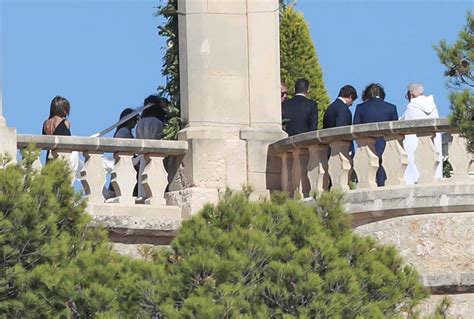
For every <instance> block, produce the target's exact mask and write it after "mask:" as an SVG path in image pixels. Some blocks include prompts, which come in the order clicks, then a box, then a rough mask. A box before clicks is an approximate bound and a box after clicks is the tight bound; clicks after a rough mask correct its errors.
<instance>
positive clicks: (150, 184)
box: [140, 154, 168, 206]
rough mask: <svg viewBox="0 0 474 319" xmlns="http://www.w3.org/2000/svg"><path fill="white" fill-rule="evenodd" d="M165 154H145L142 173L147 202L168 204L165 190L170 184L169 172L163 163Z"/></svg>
mask: <svg viewBox="0 0 474 319" xmlns="http://www.w3.org/2000/svg"><path fill="white" fill-rule="evenodd" d="M163 159H164V157H163V155H155V154H145V155H144V160H145V163H146V164H145V168H144V169H143V172H140V173H141V176H142V186H143V190H144V191H145V198H146V199H145V204H149V205H156V206H158V205H166V200H165V190H166V186H167V185H168V173H167V172H166V170H165V166H164V163H163Z"/></svg>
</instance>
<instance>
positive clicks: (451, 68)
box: [435, 12, 474, 153]
mask: <svg viewBox="0 0 474 319" xmlns="http://www.w3.org/2000/svg"><path fill="white" fill-rule="evenodd" d="M466 20H467V21H466V26H465V27H464V29H463V30H462V31H461V32H460V33H459V38H458V40H457V41H456V42H454V44H453V45H451V46H450V45H448V44H447V43H446V41H444V40H442V41H440V43H439V44H438V46H435V50H436V53H437V54H438V57H439V59H440V61H441V63H442V64H444V65H445V66H446V71H445V76H447V77H448V78H449V82H448V84H449V86H450V87H451V88H452V89H453V91H452V92H451V94H450V96H449V100H450V101H451V109H452V111H453V112H452V114H451V116H450V120H451V123H452V124H453V125H455V126H457V127H459V130H460V131H461V135H462V136H463V137H465V138H466V139H467V149H468V151H469V152H471V153H474V94H473V88H474V75H473V73H472V67H473V61H474V14H473V13H472V12H468V14H467V17H466Z"/></svg>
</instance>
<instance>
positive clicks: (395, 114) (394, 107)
mask: <svg viewBox="0 0 474 319" xmlns="http://www.w3.org/2000/svg"><path fill="white" fill-rule="evenodd" d="M392 121H398V112H397V107H396V106H395V105H394V106H393V115H392Z"/></svg>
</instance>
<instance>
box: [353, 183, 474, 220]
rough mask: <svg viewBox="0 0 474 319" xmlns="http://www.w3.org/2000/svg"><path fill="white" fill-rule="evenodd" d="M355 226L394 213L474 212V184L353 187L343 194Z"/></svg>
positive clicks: (391, 215)
mask: <svg viewBox="0 0 474 319" xmlns="http://www.w3.org/2000/svg"><path fill="white" fill-rule="evenodd" d="M344 201H345V203H346V204H345V207H346V210H347V211H348V212H349V213H351V214H352V215H353V222H354V225H355V226H357V225H362V224H365V223H369V222H372V221H376V220H381V219H387V218H392V217H395V216H404V215H417V214H433V213H442V212H445V213H455V212H466V211H474V183H467V182H463V183H455V182H445V183H434V184H424V185H413V186H391V187H379V188H376V189H369V190H354V191H350V192H347V193H346V194H345V196H344Z"/></svg>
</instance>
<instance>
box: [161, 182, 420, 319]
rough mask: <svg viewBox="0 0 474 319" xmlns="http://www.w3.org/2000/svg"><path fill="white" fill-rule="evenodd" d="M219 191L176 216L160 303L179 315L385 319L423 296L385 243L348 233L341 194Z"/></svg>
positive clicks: (167, 312)
mask: <svg viewBox="0 0 474 319" xmlns="http://www.w3.org/2000/svg"><path fill="white" fill-rule="evenodd" d="M277 199H278V201H280V202H279V203H274V202H271V201H267V202H263V203H254V202H250V201H249V200H248V196H247V195H246V194H245V193H232V192H230V191H227V192H226V193H225V194H224V195H223V197H222V199H221V201H220V203H219V204H218V205H207V206H206V207H205V208H204V209H203V210H202V212H201V213H200V214H199V215H197V216H195V217H193V218H192V219H190V220H188V221H186V222H184V223H183V226H182V228H181V229H180V232H179V234H178V236H177V237H176V238H175V240H174V241H173V243H172V251H171V252H165V253H162V254H160V255H158V256H157V262H158V263H166V264H167V266H166V267H167V270H168V275H167V282H168V288H169V290H168V291H167V294H168V295H167V296H162V298H163V299H164V300H165V302H164V303H163V304H162V307H161V310H162V311H163V313H164V314H165V315H166V316H169V317H172V318H174V317H176V318H177V317H180V318H220V317H229V318H236V317H239V318H272V317H275V318H296V317H298V318H300V317H301V318H356V317H359V318H387V317H395V316H397V315H399V314H400V313H401V312H402V311H407V312H410V311H411V309H412V308H413V306H414V305H415V304H417V303H418V302H419V301H420V300H421V299H422V298H424V297H426V296H427V291H426V289H425V288H423V286H422V285H421V283H420V282H419V279H418V274H417V273H416V271H415V270H414V269H413V268H411V267H409V266H403V264H402V261H401V259H400V258H399V257H398V255H397V253H396V251H395V249H394V248H393V247H382V246H380V245H378V244H377V243H376V242H375V241H374V240H372V239H369V238H366V237H361V236H358V235H355V234H354V233H352V231H351V228H350V226H349V220H348V217H347V215H346V214H345V213H344V211H343V208H342V204H341V195H340V194H338V193H325V194H323V195H321V196H320V197H318V198H317V199H316V202H317V204H316V207H308V206H306V205H303V204H301V203H299V202H297V201H293V200H288V201H285V202H284V203H281V201H282V197H277Z"/></svg>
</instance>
